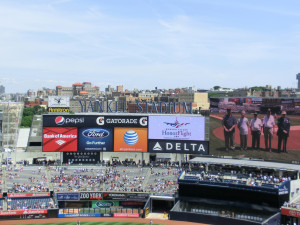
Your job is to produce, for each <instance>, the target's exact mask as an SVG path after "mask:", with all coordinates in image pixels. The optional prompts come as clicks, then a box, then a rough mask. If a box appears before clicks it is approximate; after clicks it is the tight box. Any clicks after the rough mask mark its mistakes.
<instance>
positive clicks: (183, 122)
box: [148, 116, 205, 141]
mask: <svg viewBox="0 0 300 225" xmlns="http://www.w3.org/2000/svg"><path fill="white" fill-rule="evenodd" d="M148 137H149V139H163V140H193V141H204V140H205V118H204V117H191V116H179V117H175V116H149V135H148Z"/></svg>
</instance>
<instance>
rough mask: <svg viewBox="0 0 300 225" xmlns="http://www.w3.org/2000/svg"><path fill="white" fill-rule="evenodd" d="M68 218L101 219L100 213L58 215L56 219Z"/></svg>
mask: <svg viewBox="0 0 300 225" xmlns="http://www.w3.org/2000/svg"><path fill="white" fill-rule="evenodd" d="M70 217H101V213H64V214H58V218H70Z"/></svg>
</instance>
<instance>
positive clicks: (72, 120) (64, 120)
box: [55, 116, 84, 125]
mask: <svg viewBox="0 0 300 225" xmlns="http://www.w3.org/2000/svg"><path fill="white" fill-rule="evenodd" d="M55 123H56V124H57V125H64V124H77V123H84V117H80V118H65V117H63V116H57V117H56V118H55Z"/></svg>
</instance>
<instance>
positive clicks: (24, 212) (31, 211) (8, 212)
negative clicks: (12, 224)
mask: <svg viewBox="0 0 300 225" xmlns="http://www.w3.org/2000/svg"><path fill="white" fill-rule="evenodd" d="M47 213H48V210H47V209H28V210H6V211H0V216H15V215H35V214H47Z"/></svg>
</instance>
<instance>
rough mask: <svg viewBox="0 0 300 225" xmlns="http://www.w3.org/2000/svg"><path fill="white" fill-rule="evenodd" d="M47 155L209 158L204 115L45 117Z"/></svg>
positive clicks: (44, 138) (83, 115)
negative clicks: (147, 154) (137, 154)
mask: <svg viewBox="0 0 300 225" xmlns="http://www.w3.org/2000/svg"><path fill="white" fill-rule="evenodd" d="M43 152H150V153H180V154H202V155H207V154H209V143H208V140H207V138H205V117H203V116H200V115H195V116H185V115H146V116H145V115H136V114H133V115H103V114H100V115H94V114H92V115H88V114H78V115H43Z"/></svg>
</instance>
